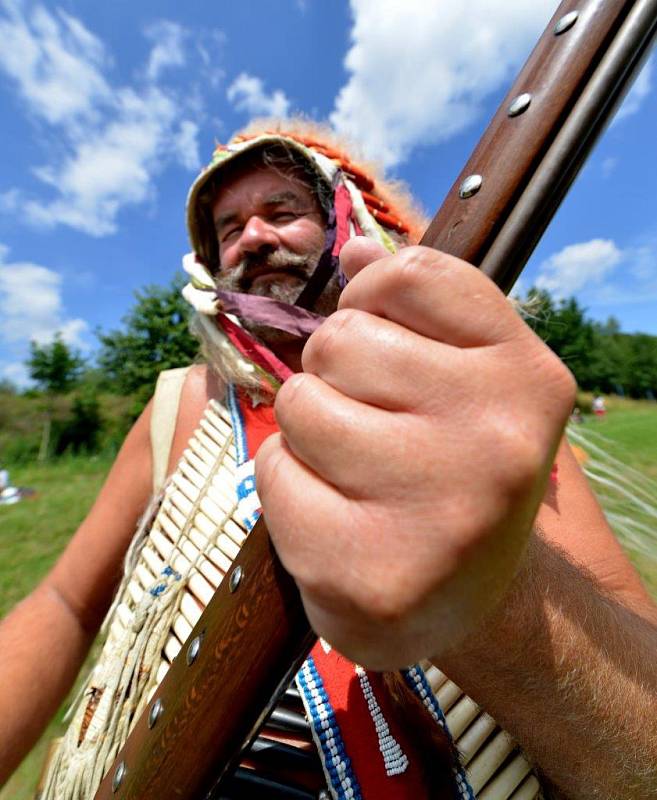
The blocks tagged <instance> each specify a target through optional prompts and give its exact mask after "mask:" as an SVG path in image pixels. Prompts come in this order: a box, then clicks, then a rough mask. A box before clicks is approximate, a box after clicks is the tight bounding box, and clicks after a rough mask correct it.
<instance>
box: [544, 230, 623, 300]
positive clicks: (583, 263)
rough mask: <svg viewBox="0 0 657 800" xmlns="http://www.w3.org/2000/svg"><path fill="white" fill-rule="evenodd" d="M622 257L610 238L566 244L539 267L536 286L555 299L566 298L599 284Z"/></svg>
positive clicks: (621, 252)
mask: <svg viewBox="0 0 657 800" xmlns="http://www.w3.org/2000/svg"><path fill="white" fill-rule="evenodd" d="M624 257H625V254H624V252H623V251H622V250H620V249H619V248H618V247H617V246H616V244H615V243H614V242H613V241H612V240H611V239H591V240H590V241H588V242H580V243H578V244H570V245H568V246H567V247H564V248H563V250H560V251H559V252H558V253H554V255H552V256H550V257H549V258H548V259H546V260H545V261H543V263H542V264H540V266H539V268H538V273H539V274H538V278H537V279H536V286H537V287H538V288H539V289H547V291H549V292H551V293H552V294H554V295H556V296H557V297H569V296H570V295H572V294H574V293H575V292H578V291H579V290H581V289H584V288H586V289H590V288H591V287H592V286H595V285H599V284H601V283H602V282H603V281H604V280H605V279H606V278H608V277H609V276H610V275H611V273H612V272H613V270H614V268H615V267H616V266H618V264H620V262H621V261H622V260H623V259H624Z"/></svg>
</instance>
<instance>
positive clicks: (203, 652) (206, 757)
mask: <svg viewBox="0 0 657 800" xmlns="http://www.w3.org/2000/svg"><path fill="white" fill-rule="evenodd" d="M237 565H239V566H241V568H242V571H243V577H242V580H241V582H240V584H239V586H238V588H237V590H236V591H235V592H234V593H231V592H230V590H229V586H228V583H229V581H228V580H224V581H223V582H222V584H221V586H220V587H219V589H218V590H217V592H216V593H215V595H214V597H213V598H212V600H211V601H210V603H209V605H208V606H207V608H206V609H205V611H204V613H203V615H202V617H201V619H200V620H199V621H198V623H197V624H196V625H195V627H194V629H193V631H192V634H191V637H190V640H189V641H191V640H193V639H194V638H195V637H196V636H202V637H203V641H202V645H201V648H200V651H199V655H198V658H197V659H196V661H195V662H194V663H193V664H192V665H191V666H188V665H187V662H186V654H187V649H188V645H186V646H185V647H183V649H182V650H181V651H180V654H179V655H178V657H177V658H176V659H175V661H174V662H173V664H172V665H171V669H170V670H169V672H168V674H167V675H166V677H165V679H164V681H163V682H162V685H161V686H160V687H159V689H158V691H157V692H156V694H155V696H154V697H153V698H152V700H151V703H150V704H149V709H150V708H151V707H152V705H153V703H154V702H155V701H156V700H157V699H158V698H159V699H161V701H162V703H163V706H164V711H163V713H162V716H161V717H160V719H159V720H158V721H157V723H156V725H155V726H154V727H153V729H149V727H148V712H146V713H145V714H144V715H142V717H141V718H140V720H139V721H138V722H137V724H136V726H135V729H134V730H133V732H132V733H131V735H130V737H129V738H128V741H127V742H126V744H125V746H124V747H123V749H122V750H121V752H120V754H119V756H118V757H117V760H116V762H115V766H114V767H112V769H110V771H109V772H108V774H107V775H106V776H105V779H104V780H103V783H102V785H101V787H100V789H99V790H98V793H97V794H96V798H98V800H100V799H101V798H107V800H109V798H116V797H121V798H135V800H136V799H137V798H139V800H151V798H152V800H156V799H157V800H162V798H165V797H166V798H183V797H184V798H196V797H202V796H204V795H205V794H206V793H207V792H208V791H209V790H210V789H211V788H212V786H213V784H214V783H215V782H216V781H217V780H218V778H220V777H221V775H222V774H223V773H224V772H225V771H226V770H227V769H228V768H229V766H230V765H232V764H233V762H234V760H235V759H236V757H237V756H238V755H239V753H240V751H241V748H242V745H243V744H244V742H245V741H247V740H248V739H249V738H250V737H251V735H252V734H254V733H255V731H256V729H257V728H258V727H259V725H260V723H261V721H262V720H263V718H264V716H265V714H266V712H267V710H268V709H269V707H270V702H271V699H272V697H273V696H275V695H276V694H277V690H278V689H279V687H280V686H284V685H286V683H287V681H288V680H289V679H290V677H291V676H292V675H293V674H294V672H295V671H296V669H298V666H299V662H300V661H301V660H302V659H303V658H304V657H305V655H306V654H307V652H308V651H309V649H310V647H311V645H312V643H313V641H314V640H315V637H314V635H313V634H312V631H311V629H310V626H309V624H308V622H307V620H306V617H305V614H304V611H303V606H302V604H301V600H300V598H299V594H298V591H297V588H296V586H295V584H294V581H293V580H292V579H291V578H290V577H289V575H287V573H285V571H284V570H283V568H282V567H281V565H280V563H279V562H278V559H277V558H276V557H275V554H274V552H273V548H272V546H271V543H270V541H269V535H268V533H267V530H266V527H265V524H264V521H263V520H262V519H261V520H260V521H259V522H258V523H257V525H256V526H255V527H254V529H253V531H252V532H251V533H250V534H249V537H248V539H247V540H246V542H245V544H244V546H243V548H242V550H241V552H240V554H239V556H238V557H237V559H236V560H235V563H234V566H233V569H234V568H235V567H236V566H237ZM231 572H232V570H231ZM229 575H230V573H229ZM227 577H228V576H227ZM218 709H223V713H219V712H218ZM121 761H123V762H124V763H125V765H126V770H127V771H126V777H125V779H124V781H123V783H122V785H121V787H120V789H119V790H118V792H116V793H113V792H112V781H113V778H114V774H115V770H116V765H117V764H118V763H120V762H121Z"/></svg>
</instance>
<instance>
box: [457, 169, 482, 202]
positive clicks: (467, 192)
mask: <svg viewBox="0 0 657 800" xmlns="http://www.w3.org/2000/svg"><path fill="white" fill-rule="evenodd" d="M483 182H484V179H483V178H482V177H481V175H468V177H467V178H466V179H465V180H464V181H463V183H462V184H461V186H460V188H459V197H460V198H461V200H467V199H468V197H472V195H473V194H477V192H478V191H479V190H480V189H481V184H482V183H483Z"/></svg>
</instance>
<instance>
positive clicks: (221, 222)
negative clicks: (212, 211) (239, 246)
mask: <svg viewBox="0 0 657 800" xmlns="http://www.w3.org/2000/svg"><path fill="white" fill-rule="evenodd" d="M301 201H302V198H300V197H299V195H298V194H296V192H292V191H290V190H289V189H288V190H287V191H283V192H276V193H275V194H270V195H269V196H268V197H266V198H265V199H264V200H263V201H262V205H263V206H280V205H283V204H284V203H292V204H293V205H297V206H298V205H300V204H301ZM238 216H239V214H238V213H237V212H236V211H227V212H226V213H225V214H219V216H218V217H217V218H216V219H215V221H214V227H215V228H216V230H219V229H220V228H224V227H225V226H226V225H230V224H231V223H233V222H235V220H236V219H237V218H238Z"/></svg>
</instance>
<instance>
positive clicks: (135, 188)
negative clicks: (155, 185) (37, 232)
mask: <svg viewBox="0 0 657 800" xmlns="http://www.w3.org/2000/svg"><path fill="white" fill-rule="evenodd" d="M116 100H117V115H116V119H115V120H113V121H108V123H107V124H106V125H105V126H104V127H103V129H102V130H100V131H98V134H97V136H96V137H95V138H93V139H91V140H89V139H85V140H80V141H76V143H75V145H74V148H73V152H72V153H71V155H69V156H68V157H67V158H65V159H64V160H63V161H62V162H61V163H59V164H57V166H52V165H51V166H47V167H42V168H40V169H38V170H35V172H36V174H37V176H38V177H39V178H40V179H41V180H42V181H43V182H44V183H46V184H49V185H50V186H52V187H53V189H55V190H56V192H57V197H56V199H55V200H53V201H51V202H49V203H43V202H37V201H31V202H28V203H26V204H25V206H24V210H25V213H26V215H27V217H28V219H29V220H31V221H32V222H34V223H35V224H38V225H45V226H48V227H51V226H54V225H57V224H64V225H69V226H70V227H72V228H76V229H78V230H81V231H83V232H85V233H88V234H90V235H92V236H104V235H106V234H109V233H113V232H114V231H115V230H116V216H117V214H118V212H119V210H120V209H121V208H122V207H124V206H126V205H136V204H139V203H142V202H143V201H144V200H145V199H146V198H147V197H148V196H149V194H150V193H151V192H152V183H151V178H152V176H153V175H154V174H156V173H157V172H158V171H159V169H160V163H159V160H160V158H162V157H166V156H167V155H172V154H175V157H176V159H177V160H179V161H181V162H182V163H184V165H185V166H187V165H188V163H187V162H186V161H183V160H182V159H181V158H180V157H179V156H180V154H179V152H178V151H177V150H176V148H175V146H174V144H173V141H174V138H175V137H174V131H173V126H174V125H175V123H176V121H177V111H176V106H175V104H174V102H173V101H172V100H171V99H170V98H169V97H168V96H167V95H166V94H164V93H163V92H162V91H160V90H159V89H157V88H151V89H149V90H148V91H147V92H146V94H145V95H143V96H139V95H137V94H136V93H135V92H133V91H132V90H130V89H125V90H122V91H121V92H119V93H118V94H117V97H116ZM192 124H193V123H192ZM195 130H196V129H195Z"/></svg>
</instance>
